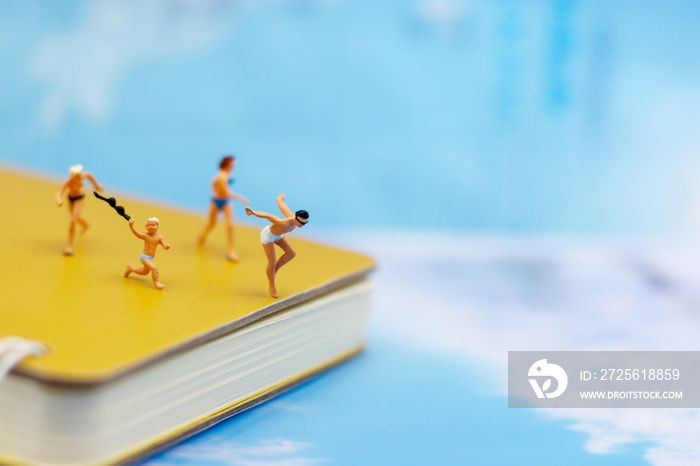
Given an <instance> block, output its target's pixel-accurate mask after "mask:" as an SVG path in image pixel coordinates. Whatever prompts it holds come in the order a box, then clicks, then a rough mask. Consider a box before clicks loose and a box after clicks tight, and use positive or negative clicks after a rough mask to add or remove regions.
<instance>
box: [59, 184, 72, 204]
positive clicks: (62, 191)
mask: <svg viewBox="0 0 700 466" xmlns="http://www.w3.org/2000/svg"><path fill="white" fill-rule="evenodd" d="M68 181H70V180H66V181H64V182H63V184H62V185H61V187H60V188H59V189H58V191H57V192H56V204H58V206H59V207H61V206H62V205H63V193H65V192H66V189H68Z"/></svg>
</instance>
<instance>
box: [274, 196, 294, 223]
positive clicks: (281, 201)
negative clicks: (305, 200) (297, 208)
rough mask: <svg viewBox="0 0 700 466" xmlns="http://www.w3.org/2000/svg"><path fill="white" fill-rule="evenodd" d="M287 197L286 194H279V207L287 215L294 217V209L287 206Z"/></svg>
mask: <svg viewBox="0 0 700 466" xmlns="http://www.w3.org/2000/svg"><path fill="white" fill-rule="evenodd" d="M285 197H287V196H286V195H285V194H280V195H279V196H277V207H279V208H280V210H281V211H282V213H283V214H284V216H285V217H287V218H289V217H294V212H292V209H290V208H289V207H287V204H285V203H284V198H285Z"/></svg>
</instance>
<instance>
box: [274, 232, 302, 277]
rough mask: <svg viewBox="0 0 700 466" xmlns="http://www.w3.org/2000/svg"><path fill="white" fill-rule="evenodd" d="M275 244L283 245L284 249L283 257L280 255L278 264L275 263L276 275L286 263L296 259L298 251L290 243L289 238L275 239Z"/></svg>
mask: <svg viewBox="0 0 700 466" xmlns="http://www.w3.org/2000/svg"><path fill="white" fill-rule="evenodd" d="M275 244H276V245H277V246H279V247H281V248H282V250H283V251H284V254H282V257H280V259H279V260H278V261H277V264H276V265H275V275H277V272H278V271H279V269H281V268H282V266H283V265H284V264H286V263H287V262H289V261H290V260H292V259H294V257H295V256H296V255H297V253H296V251H295V250H294V248H293V247H292V245H291V244H290V243H289V240H288V239H287V238H282V239H280V240H278V241H275Z"/></svg>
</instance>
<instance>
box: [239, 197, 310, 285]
mask: <svg viewBox="0 0 700 466" xmlns="http://www.w3.org/2000/svg"><path fill="white" fill-rule="evenodd" d="M284 198H285V195H284V194H280V195H279V196H277V206H278V207H279V209H280V210H281V211H282V213H283V214H284V218H279V217H276V216H274V215H271V214H268V213H265V212H255V211H254V210H252V209H251V208H250V207H248V206H246V208H245V213H246V214H248V215H255V216H256V217H260V218H266V219H267V220H269V221H270V222H272V225H268V226H266V227H265V228H263V229H262V231H261V232H260V242H261V243H262V246H263V249H264V250H265V255H266V256H267V268H266V269H265V272H266V273H267V280H268V282H269V283H270V288H269V291H270V296H272V297H273V298H275V299H277V297H278V296H277V288H276V287H275V276H276V275H277V272H278V271H279V269H281V268H282V266H283V265H284V264H286V263H287V262H289V261H290V260H292V259H294V256H296V251H294V248H293V247H292V245H291V244H289V241H288V240H287V238H285V237H284V235H285V234H286V233H289V232H290V231H292V230H294V229H295V228H301V227H303V226H304V225H306V224H307V223H309V213H308V212H307V211H305V210H297V211H296V213H292V211H291V209H290V208H289V207H287V205H286V204H285V203H284ZM275 244H276V245H277V246H279V247H280V248H282V250H283V251H284V254H283V255H282V257H280V258H279V260H278V261H276V257H275Z"/></svg>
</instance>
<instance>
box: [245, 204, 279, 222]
mask: <svg viewBox="0 0 700 466" xmlns="http://www.w3.org/2000/svg"><path fill="white" fill-rule="evenodd" d="M245 213H246V214H248V215H255V216H256V217H259V218H264V219H267V220H269V221H271V222H272V223H277V222H281V221H282V219H281V218H279V217H277V216H275V215H271V214H268V213H267V212H256V211H254V210H253V209H251V208H250V207H248V206H246V207H245Z"/></svg>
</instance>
